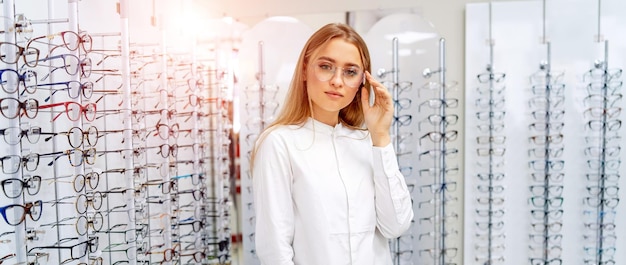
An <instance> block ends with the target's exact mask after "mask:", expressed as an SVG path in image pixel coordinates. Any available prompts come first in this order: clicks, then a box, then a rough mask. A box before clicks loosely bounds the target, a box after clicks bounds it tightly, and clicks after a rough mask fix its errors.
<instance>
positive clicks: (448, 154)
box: [418, 148, 459, 160]
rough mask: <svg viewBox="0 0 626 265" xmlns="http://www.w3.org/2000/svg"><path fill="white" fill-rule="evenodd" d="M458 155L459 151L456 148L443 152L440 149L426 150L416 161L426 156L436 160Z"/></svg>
mask: <svg viewBox="0 0 626 265" xmlns="http://www.w3.org/2000/svg"><path fill="white" fill-rule="evenodd" d="M458 153H459V149H456V148H450V149H445V150H440V149H431V150H426V151H424V152H421V153H420V154H419V156H418V159H420V160H421V159H422V156H425V155H428V156H430V157H431V158H437V157H438V156H441V155H443V156H446V157H448V158H453V157H455V156H456V154H458Z"/></svg>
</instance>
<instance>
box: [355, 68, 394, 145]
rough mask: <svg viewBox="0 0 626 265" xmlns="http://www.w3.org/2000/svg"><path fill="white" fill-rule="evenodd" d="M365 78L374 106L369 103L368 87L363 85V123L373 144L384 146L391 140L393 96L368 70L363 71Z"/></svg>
mask: <svg viewBox="0 0 626 265" xmlns="http://www.w3.org/2000/svg"><path fill="white" fill-rule="evenodd" d="M365 78H367V81H368V82H369V84H370V85H371V86H372V87H373V89H374V94H375V99H376V100H375V102H374V106H371V107H370V104H369V94H370V91H369V88H368V87H363V88H362V91H361V105H362V106H363V115H364V116H365V125H366V126H367V130H369V132H370V134H371V136H372V143H373V144H374V146H381V147H382V146H386V145H388V144H389V143H390V142H391V137H390V136H389V128H390V127H391V122H392V119H393V98H392V97H391V94H390V93H389V91H388V90H387V88H386V87H385V86H383V85H382V84H381V83H380V82H378V81H377V80H376V79H375V78H374V77H373V76H372V75H371V74H370V73H369V72H367V71H366V72H365Z"/></svg>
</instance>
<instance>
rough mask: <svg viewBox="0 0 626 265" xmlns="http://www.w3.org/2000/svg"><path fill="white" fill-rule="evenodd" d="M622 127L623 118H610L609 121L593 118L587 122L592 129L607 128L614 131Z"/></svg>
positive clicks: (600, 129)
mask: <svg viewBox="0 0 626 265" xmlns="http://www.w3.org/2000/svg"><path fill="white" fill-rule="evenodd" d="M621 127H622V121H621V120H609V121H601V120H591V121H588V122H587V128H589V129H591V130H592V131H602V130H604V129H606V130H607V131H610V132H613V131H617V130H619V128H621Z"/></svg>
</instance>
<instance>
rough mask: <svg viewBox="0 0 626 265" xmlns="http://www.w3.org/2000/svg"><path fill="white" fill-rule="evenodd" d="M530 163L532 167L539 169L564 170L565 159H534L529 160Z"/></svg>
mask: <svg viewBox="0 0 626 265" xmlns="http://www.w3.org/2000/svg"><path fill="white" fill-rule="evenodd" d="M528 165H529V166H530V168H532V169H533V170H537V171H541V170H546V169H549V170H554V171H560V170H563V167H564V166H565V160H547V161H546V160H532V161H530V162H528Z"/></svg>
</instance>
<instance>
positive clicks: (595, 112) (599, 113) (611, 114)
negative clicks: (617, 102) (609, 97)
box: [583, 107, 622, 119]
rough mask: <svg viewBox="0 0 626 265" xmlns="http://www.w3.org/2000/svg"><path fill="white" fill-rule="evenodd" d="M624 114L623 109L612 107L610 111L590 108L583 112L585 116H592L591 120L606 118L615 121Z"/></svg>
mask: <svg viewBox="0 0 626 265" xmlns="http://www.w3.org/2000/svg"><path fill="white" fill-rule="evenodd" d="M621 113H622V108H621V107H611V108H608V109H605V108H602V107H590V108H588V109H586V110H585V111H584V112H583V115H585V116H590V117H591V118H596V119H598V118H602V117H604V116H606V118H609V119H613V118H617V117H619V115H620V114H621Z"/></svg>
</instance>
